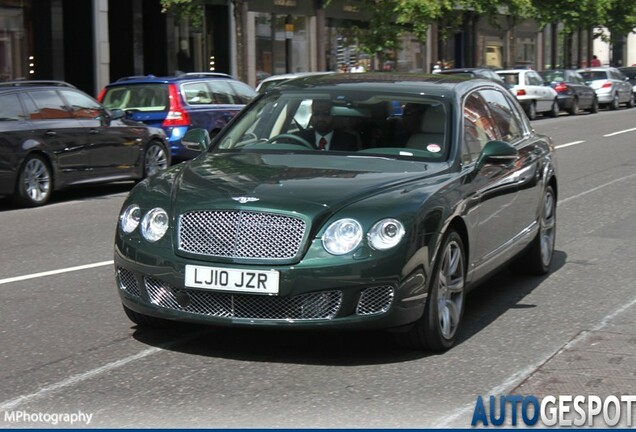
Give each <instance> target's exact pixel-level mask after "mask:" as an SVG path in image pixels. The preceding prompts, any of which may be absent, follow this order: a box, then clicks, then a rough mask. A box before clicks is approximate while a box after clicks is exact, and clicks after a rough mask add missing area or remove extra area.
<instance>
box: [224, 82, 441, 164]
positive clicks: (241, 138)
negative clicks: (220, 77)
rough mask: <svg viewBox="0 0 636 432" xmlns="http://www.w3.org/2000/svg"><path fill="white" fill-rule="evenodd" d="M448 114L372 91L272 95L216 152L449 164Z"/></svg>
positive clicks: (426, 102) (424, 101)
mask: <svg viewBox="0 0 636 432" xmlns="http://www.w3.org/2000/svg"><path fill="white" fill-rule="evenodd" d="M448 113H449V110H448V109H447V107H446V106H445V104H444V103H442V102H441V100H439V99H435V98H427V97H422V96H419V97H417V96H414V97H411V96H404V95H401V96H396V95H388V94H387V95H378V94H374V93H371V92H364V91H356V92H350V93H348V92H339V93H337V94H328V93H325V92H316V93H308V92H307V91H304V92H302V93H300V92H293V91H281V92H273V93H271V94H268V95H265V96H264V97H262V98H261V99H259V100H258V101H257V102H256V103H255V104H253V105H251V106H249V107H248V108H247V109H246V110H244V111H243V113H242V114H241V116H240V118H238V119H237V120H236V122H234V123H233V124H232V125H231V127H229V128H227V129H226V130H225V131H224V132H223V133H222V135H221V136H219V137H218V139H217V140H216V141H215V144H216V146H215V150H216V151H285V152H289V151H293V152H299V151H305V152H319V151H325V153H329V154H334V153H335V152H339V153H338V154H343V153H356V154H360V153H362V154H380V155H383V156H392V157H407V158H424V159H427V160H436V161H439V160H445V159H446V157H447V155H448V153H449V143H448V141H449V139H448V136H449V134H448V132H447V130H448V128H449V124H450V121H449V114H448Z"/></svg>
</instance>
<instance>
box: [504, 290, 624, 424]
mask: <svg viewBox="0 0 636 432" xmlns="http://www.w3.org/2000/svg"><path fill="white" fill-rule="evenodd" d="M600 289H601V290H602V288H600ZM511 393H514V394H521V395H534V396H536V397H537V398H541V397H543V396H547V395H552V396H558V395H572V396H577V395H582V396H587V395H596V396H599V397H601V398H605V397H607V396H612V395H613V396H617V397H620V396H622V395H636V301H632V302H631V303H629V304H626V305H625V306H624V307H623V308H622V309H621V310H619V311H618V312H616V313H615V314H613V315H612V316H610V317H608V318H607V319H606V320H605V321H604V322H603V323H601V324H600V325H598V326H597V327H596V328H594V329H590V330H586V331H583V332H581V333H580V334H579V335H578V336H577V337H575V338H574V339H573V340H571V341H570V342H569V343H568V344H566V345H565V346H564V347H563V348H562V349H561V350H560V351H559V352H557V353H556V354H555V355H554V356H553V357H551V358H550V359H549V360H548V361H546V362H545V363H544V364H543V365H541V366H540V367H539V368H537V370H535V371H534V372H533V373H532V374H531V375H530V376H529V377H528V378H526V379H525V380H524V381H523V382H522V383H521V384H520V385H519V386H517V387H516V388H515V389H514V390H513V391H512V392H511ZM634 408H636V407H634ZM633 411H636V409H634V410H633ZM631 414H632V426H631V427H634V426H636V412H632V413H631ZM599 426H600V425H599ZM619 426H623V427H625V424H624V422H621V424H619Z"/></svg>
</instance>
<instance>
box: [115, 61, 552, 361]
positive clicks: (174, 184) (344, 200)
mask: <svg viewBox="0 0 636 432" xmlns="http://www.w3.org/2000/svg"><path fill="white" fill-rule="evenodd" d="M396 104H398V105H400V106H403V107H404V108H403V109H402V110H401V111H400V114H399V115H397V114H396V111H395V105H396ZM307 105H309V106H310V108H311V113H312V116H314V117H316V118H317V119H318V120H316V121H315V122H313V121H312V122H311V123H310V124H306V125H305V124H301V122H299V121H297V119H296V115H297V113H298V111H299V110H300V109H303V107H305V106H307ZM326 125H330V126H332V127H335V131H334V132H333V138H331V139H332V140H339V138H337V137H341V138H340V143H341V144H342V143H344V135H346V134H352V135H359V136H361V137H362V139H361V140H360V141H359V145H358V146H357V147H355V146H350V145H348V146H347V147H346V150H345V149H344V148H345V147H344V146H341V147H340V149H334V148H333V147H331V145H333V144H334V143H333V141H331V142H330V143H329V144H330V146H328V147H327V150H320V143H319V141H322V140H323V139H324V138H322V139H320V140H319V139H318V138H317V137H316V136H315V135H316V133H315V132H317V131H318V130H324V129H323V126H326ZM314 126H315V128H314ZM404 132H408V134H407V135H406V136H405V134H404ZM195 135H197V136H195ZM185 139H187V140H188V141H192V142H198V143H199V145H200V146H202V147H204V148H207V147H208V141H207V140H206V134H205V131H197V130H192V131H190V132H189V133H188V134H187V136H186V138H185ZM350 142H351V141H350V140H348V143H350ZM557 196H558V185H557V172H556V163H555V153H554V145H553V143H552V141H551V140H550V138H548V137H546V136H543V135H539V134H537V133H536V132H535V131H534V129H533V127H532V125H531V124H530V122H529V121H528V118H527V116H526V115H525V114H524V113H523V111H522V109H521V107H520V105H519V103H518V102H517V101H516V100H515V98H514V96H513V95H512V94H511V93H510V92H509V91H508V90H507V89H505V88H504V87H503V86H501V85H498V84H495V83H493V82H487V81H485V80H475V79H461V78H458V79H453V80H450V79H444V78H440V77H439V76H436V75H418V74H398V73H396V74H386V73H365V74H329V75H321V76H313V77H307V78H303V79H297V80H292V81H289V82H287V83H285V84H283V85H280V86H277V87H274V88H272V89H271V90H269V91H267V92H266V93H265V94H263V95H262V96H261V97H259V98H258V99H256V100H255V101H254V102H253V103H251V104H250V105H249V106H248V107H247V108H245V109H244V110H243V111H242V112H241V113H239V114H238V117H237V118H236V119H235V120H234V121H232V123H231V125H229V126H228V127H227V128H225V129H223V131H221V133H220V134H219V135H217V136H216V138H214V140H213V141H212V143H211V147H210V149H209V150H208V151H207V152H206V153H205V154H203V155H201V156H200V157H197V158H196V159H194V160H192V161H189V162H186V163H182V164H179V165H178V166H174V167H172V168H171V169H169V170H168V171H166V172H165V173H163V174H161V175H159V176H156V177H153V178H152V179H150V180H149V181H144V182H142V183H140V184H138V185H137V186H136V187H135V188H134V189H133V190H132V191H131V193H130V195H129V196H128V197H127V198H126V200H125V202H124V203H123V206H122V208H121V212H120V216H119V218H118V221H117V233H116V238H115V245H114V255H115V270H116V284H117V290H118V292H119V295H120V299H121V301H122V304H123V307H124V311H125V313H126V314H127V316H128V317H129V318H130V320H131V321H132V322H134V323H136V324H137V325H139V326H169V325H170V324H171V323H174V322H175V321H185V322H192V323H201V324H211V325H220V326H235V327H239V326H244V327H260V328H270V329H276V330H278V329H284V328H288V329H333V330H335V329H392V330H394V331H395V333H394V334H395V335H396V338H397V341H398V343H400V344H402V345H404V346H406V347H410V348H415V349H427V350H433V351H441V350H446V349H449V348H451V347H452V346H453V345H454V344H455V342H456V340H457V336H458V334H459V332H460V328H461V322H462V316H463V310H464V305H465V303H466V293H467V292H468V291H469V290H470V289H472V288H474V287H476V286H477V284H478V283H479V282H480V281H483V280H485V278H487V277H488V276H489V275H491V274H492V273H493V272H494V271H496V270H498V269H501V268H502V267H503V266H505V265H506V264H508V263H510V262H513V261H514V263H515V266H514V268H515V269H517V270H519V271H522V272H528V273H531V274H545V273H547V272H548V271H549V270H550V263H551V261H552V257H553V252H554V245H555V234H556V223H557V218H556V214H557V213H556V203H557Z"/></svg>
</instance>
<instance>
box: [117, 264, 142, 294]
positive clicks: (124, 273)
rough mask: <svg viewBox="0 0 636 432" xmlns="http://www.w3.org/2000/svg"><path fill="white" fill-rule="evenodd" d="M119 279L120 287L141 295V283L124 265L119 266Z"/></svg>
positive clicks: (129, 292)
mask: <svg viewBox="0 0 636 432" xmlns="http://www.w3.org/2000/svg"><path fill="white" fill-rule="evenodd" d="M117 281H118V285H119V289H121V290H122V291H126V292H127V293H128V294H131V295H134V296H136V297H139V284H138V283H137V279H136V278H135V276H134V275H133V274H132V273H131V272H130V271H128V270H126V269H125V268H123V267H117Z"/></svg>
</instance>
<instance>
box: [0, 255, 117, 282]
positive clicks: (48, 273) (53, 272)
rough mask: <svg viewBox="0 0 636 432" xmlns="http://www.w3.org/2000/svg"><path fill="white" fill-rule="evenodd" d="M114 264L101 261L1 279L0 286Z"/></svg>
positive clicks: (111, 261)
mask: <svg viewBox="0 0 636 432" xmlns="http://www.w3.org/2000/svg"><path fill="white" fill-rule="evenodd" d="M113 263H114V261H113V260H110V261H101V262H96V263H92V264H85V265H81V266H77V267H67V268H63V269H59V270H51V271H46V272H42V273H32V274H29V275H24V276H16V277H10V278H6V279H0V285H2V284H7V283H11V282H19V281H23V280H28V279H35V278H40V277H45V276H51V275H56V274H60V273H69V272H73V271H78V270H86V269H90V268H95V267H102V266H107V265H113Z"/></svg>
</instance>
